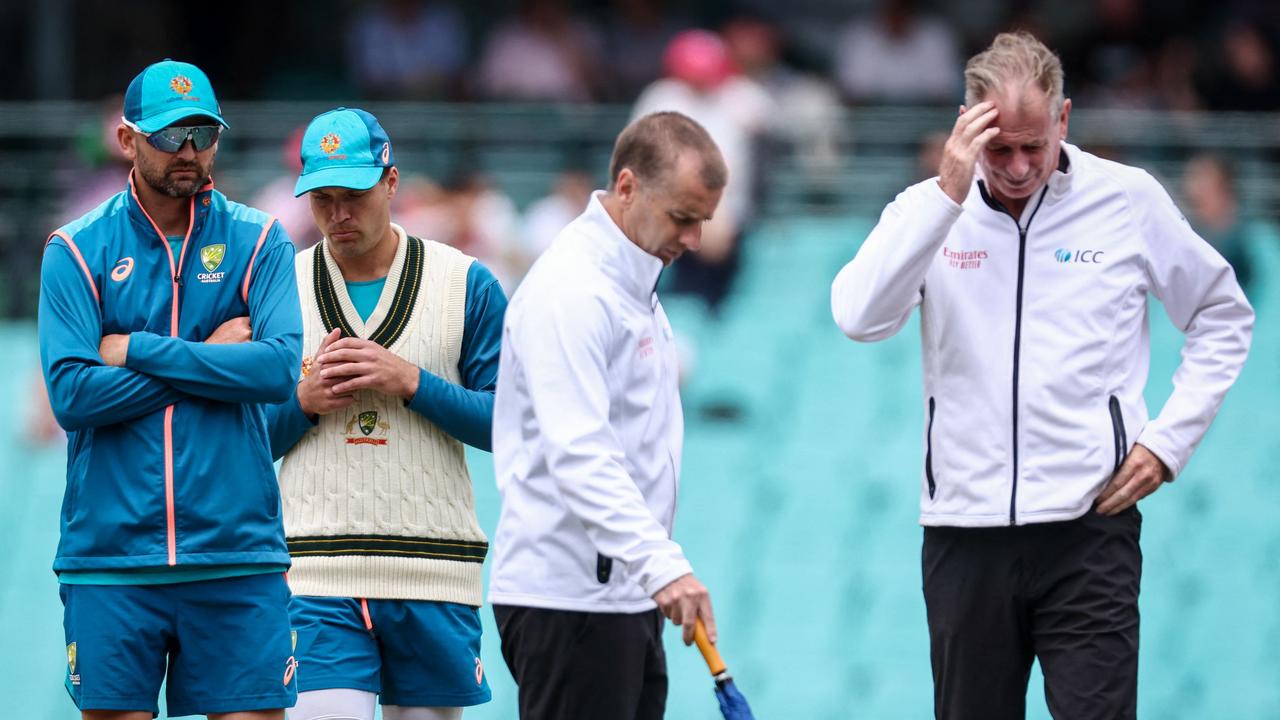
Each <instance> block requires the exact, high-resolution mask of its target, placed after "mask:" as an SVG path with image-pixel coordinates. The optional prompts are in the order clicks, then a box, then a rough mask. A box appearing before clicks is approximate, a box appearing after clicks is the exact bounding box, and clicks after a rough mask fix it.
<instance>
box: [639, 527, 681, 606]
mask: <svg viewBox="0 0 1280 720" xmlns="http://www.w3.org/2000/svg"><path fill="white" fill-rule="evenodd" d="M671 544H672V545H675V542H674V541H672V543H671ZM658 563H661V564H660V565H658ZM649 564H654V565H658V566H657V567H654V568H653V570H654V571H655V572H653V573H651V574H649V579H648V580H647V581H645V582H643V583H641V585H642V587H643V588H644V592H645V594H646V595H648V596H649V597H653V596H654V595H657V594H658V591H659V590H661V589H662V588H664V587H666V586H668V585H670V584H671V583H673V582H675V581H676V580H677V579H678V578H681V577H684V576H685V575H691V574H693V566H692V565H690V564H689V561H688V560H686V559H685V557H684V553H682V552H681V551H680V549H679V546H678V545H676V549H675V552H674V554H673V555H672V556H671V557H669V558H664V559H662V560H659V559H658V558H653V559H651V560H650V561H649Z"/></svg>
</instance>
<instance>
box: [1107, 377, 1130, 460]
mask: <svg viewBox="0 0 1280 720" xmlns="http://www.w3.org/2000/svg"><path fill="white" fill-rule="evenodd" d="M1108 406H1109V407H1110V408H1111V435H1112V439H1113V440H1114V442H1115V451H1116V463H1115V467H1114V468H1112V470H1111V472H1112V473H1115V472H1117V471H1118V470H1120V465H1121V464H1122V463H1124V456H1125V453H1127V452H1128V451H1129V439H1128V438H1127V437H1125V434H1124V415H1122V414H1121V413H1120V400H1119V399H1118V398H1116V396H1115V395H1112V396H1111V400H1110V401H1109V402H1108Z"/></svg>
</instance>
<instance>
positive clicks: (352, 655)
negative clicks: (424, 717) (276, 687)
mask: <svg viewBox="0 0 1280 720" xmlns="http://www.w3.org/2000/svg"><path fill="white" fill-rule="evenodd" d="M289 615H290V618H291V621H292V623H293V627H294V629H295V630H296V631H297V633H298V649H297V654H298V691H299V692H307V691H308V690H330V689H334V688H349V689H353V690H363V691H365V692H371V693H376V694H378V695H379V696H380V697H379V702H380V703H381V704H383V705H399V706H401V707H466V706H470V705H479V704H481V703H486V702H489V699H490V697H491V695H490V693H489V681H488V678H486V677H485V674H484V665H483V664H482V663H481V662H480V613H479V611H478V610H477V609H476V608H473V607H471V606H469V605H459V604H456V603H445V602H432V601H426V600H362V599H358V598H337V597H314V596H296V595H295V596H294V597H293V599H292V600H291V601H290V603H289Z"/></svg>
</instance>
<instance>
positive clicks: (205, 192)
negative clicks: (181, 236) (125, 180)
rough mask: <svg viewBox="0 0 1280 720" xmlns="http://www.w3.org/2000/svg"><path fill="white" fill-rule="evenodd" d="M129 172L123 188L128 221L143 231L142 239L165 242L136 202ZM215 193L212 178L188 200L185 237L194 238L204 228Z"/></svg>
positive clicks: (148, 216)
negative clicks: (188, 210) (125, 185)
mask: <svg viewBox="0 0 1280 720" xmlns="http://www.w3.org/2000/svg"><path fill="white" fill-rule="evenodd" d="M135 172H136V171H133V170H130V171H129V184H128V187H126V188H125V191H126V192H125V203H126V205H127V207H128V210H129V219H130V220H132V221H133V222H134V223H136V224H137V225H138V226H139V228H140V229H141V230H143V231H144V232H143V237H149V238H152V239H154V240H161V241H165V240H167V238H166V237H165V235H164V233H162V232H161V231H160V226H159V225H156V223H155V221H154V220H152V219H151V216H150V215H148V214H147V211H146V208H144V207H142V202H141V201H140V200H138V191H137V188H136V187H135V186H134V173H135ZM214 192H216V190H215V189H214V185H213V178H209V182H207V183H205V185H204V187H202V188H200V189H199V190H198V191H196V194H195V195H192V196H191V200H190V203H191V204H190V215H188V218H189V220H188V225H187V235H186V237H188V238H190V237H194V236H196V235H198V234H199V233H200V230H201V228H203V227H204V224H205V221H206V220H207V218H208V217H209V208H210V206H211V205H212V204H213V197H212V195H213V193H214Z"/></svg>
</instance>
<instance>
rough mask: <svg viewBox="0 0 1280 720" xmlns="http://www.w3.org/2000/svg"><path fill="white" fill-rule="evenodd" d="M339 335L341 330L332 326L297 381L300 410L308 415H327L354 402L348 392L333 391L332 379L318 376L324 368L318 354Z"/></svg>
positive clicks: (326, 348)
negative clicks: (307, 367)
mask: <svg viewBox="0 0 1280 720" xmlns="http://www.w3.org/2000/svg"><path fill="white" fill-rule="evenodd" d="M340 337H342V330H341V329H339V328H334V329H333V332H331V333H329V334H328V335H326V336H325V337H324V339H323V340H321V341H320V347H319V348H317V349H316V354H315V360H314V361H313V362H312V364H311V369H310V371H309V372H308V373H307V374H306V375H305V376H303V378H302V382H300V383H298V404H299V405H301V406H302V412H304V413H306V414H307V416H309V417H310V416H315V415H328V414H329V413H331V412H334V411H335V410H341V409H343V408H345V407H347V406H349V405H351V403H353V402H355V398H353V397H351V395H349V394H348V395H343V394H339V393H335V392H334V391H333V385H334V381H333V380H325V379H324V378H322V377H320V371H321V370H323V369H324V368H325V365H324V363H323V362H322V361H321V360H320V356H321V355H323V354H324V353H325V351H326V350H328V348H329V346H330V345H332V344H333V343H334V342H336V341H337V340H338V338H340Z"/></svg>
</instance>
